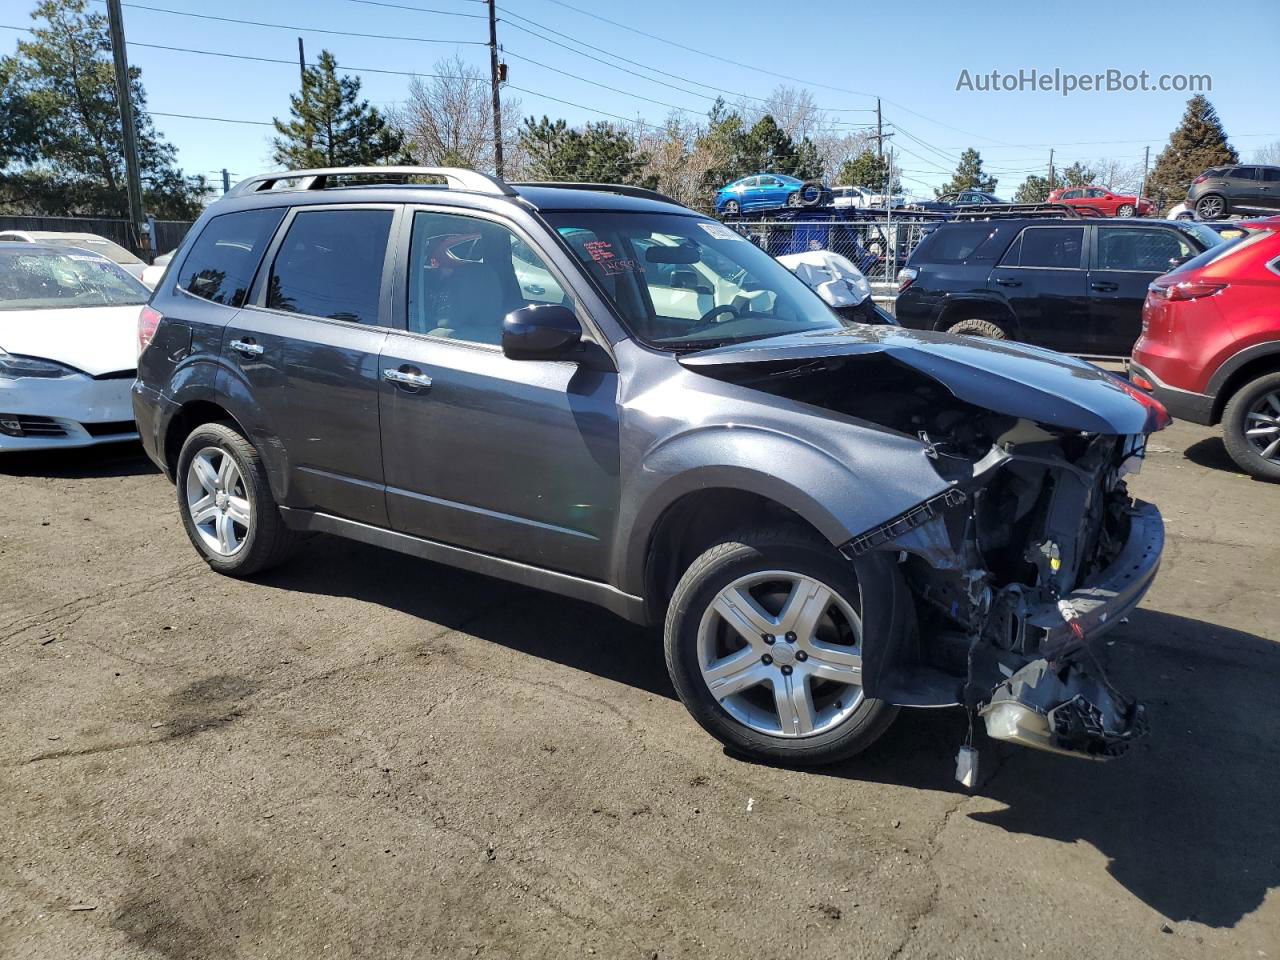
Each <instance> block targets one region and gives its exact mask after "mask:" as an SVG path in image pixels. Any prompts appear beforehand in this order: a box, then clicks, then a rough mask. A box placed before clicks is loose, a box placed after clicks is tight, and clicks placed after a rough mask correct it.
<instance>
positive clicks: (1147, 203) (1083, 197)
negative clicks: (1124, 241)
mask: <svg viewBox="0 0 1280 960" xmlns="http://www.w3.org/2000/svg"><path fill="white" fill-rule="evenodd" d="M1046 202H1047V203H1065V204H1066V205H1067V206H1070V207H1092V208H1093V209H1095V210H1097V211H1098V212H1099V213H1100V214H1102V215H1103V216H1104V217H1132V216H1134V215H1135V214H1136V215H1137V216H1139V217H1145V216H1146V215H1147V214H1148V213H1150V212H1151V209H1152V207H1154V206H1155V204H1154V203H1153V202H1152V201H1151V200H1148V199H1147V198H1146V197H1134V196H1126V195H1124V194H1122V193H1112V192H1111V191H1110V190H1104V189H1102V187H1059V188H1058V189H1057V190H1054V191H1053V192H1052V193H1051V194H1049V199H1048V200H1047V201H1046Z"/></svg>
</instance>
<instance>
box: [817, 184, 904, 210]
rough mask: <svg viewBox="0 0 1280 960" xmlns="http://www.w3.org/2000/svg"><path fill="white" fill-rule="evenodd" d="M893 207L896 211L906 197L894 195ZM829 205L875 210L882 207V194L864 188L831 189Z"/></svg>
mask: <svg viewBox="0 0 1280 960" xmlns="http://www.w3.org/2000/svg"><path fill="white" fill-rule="evenodd" d="M891 199H892V203H893V207H894V208H895V209H897V208H898V207H901V206H903V205H904V204H905V203H906V197H904V196H902V195H901V194H896V193H895V194H894V195H893V197H892V198H891ZM831 205H832V206H834V207H854V208H856V209H861V210H865V209H876V208H882V207H884V194H883V193H875V192H873V191H871V190H868V189H867V188H866V187H832V188H831Z"/></svg>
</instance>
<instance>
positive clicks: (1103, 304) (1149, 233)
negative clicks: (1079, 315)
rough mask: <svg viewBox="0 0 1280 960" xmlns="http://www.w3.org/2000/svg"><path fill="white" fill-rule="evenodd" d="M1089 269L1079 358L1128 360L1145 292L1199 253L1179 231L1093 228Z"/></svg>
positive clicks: (1139, 326) (1139, 325)
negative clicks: (1087, 297)
mask: <svg viewBox="0 0 1280 960" xmlns="http://www.w3.org/2000/svg"><path fill="white" fill-rule="evenodd" d="M1090 229H1091V232H1092V233H1093V250H1092V254H1091V257H1090V264H1089V317H1088V322H1087V324H1086V326H1085V328H1084V331H1083V333H1084V338H1085V343H1086V345H1085V346H1084V347H1082V348H1081V350H1080V352H1082V353H1088V354H1095V355H1099V356H1112V357H1127V356H1128V355H1129V353H1130V351H1131V350H1132V348H1133V344H1134V341H1136V340H1137V339H1138V334H1139V333H1140V332H1141V330H1142V303H1143V301H1144V300H1145V299H1146V296H1147V287H1148V285H1149V284H1150V283H1151V281H1152V280H1154V279H1155V278H1156V277H1158V276H1161V275H1162V274H1166V273H1168V272H1169V271H1170V270H1172V269H1174V267H1176V266H1178V265H1179V264H1181V263H1183V262H1185V261H1186V260H1187V259H1188V258H1189V257H1193V256H1195V255H1196V254H1197V253H1199V252H1200V251H1199V250H1197V249H1196V248H1195V247H1193V246H1192V245H1191V241H1190V240H1188V239H1187V237H1186V235H1185V234H1183V232H1182V231H1181V230H1177V229H1174V228H1172V227H1170V228H1166V227H1161V226H1157V225H1154V224H1153V225H1151V226H1129V225H1127V224H1103V223H1100V224H1096V225H1094V226H1092V227H1091V228H1090Z"/></svg>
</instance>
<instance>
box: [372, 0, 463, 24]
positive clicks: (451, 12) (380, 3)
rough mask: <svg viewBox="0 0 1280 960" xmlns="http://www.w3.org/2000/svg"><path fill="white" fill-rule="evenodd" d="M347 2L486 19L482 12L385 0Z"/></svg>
mask: <svg viewBox="0 0 1280 960" xmlns="http://www.w3.org/2000/svg"><path fill="white" fill-rule="evenodd" d="M347 3H362V4H364V5H365V6H367V7H391V8H392V9H394V10H413V11H414V12H416V13H438V14H441V15H442V16H446V17H470V18H471V19H474V20H487V19H488V17H486V16H485V15H484V14H483V13H458V12H456V11H454V10H436V9H435V8H433V7H414V6H410V5H409V4H406V3H387V2H385V0H347Z"/></svg>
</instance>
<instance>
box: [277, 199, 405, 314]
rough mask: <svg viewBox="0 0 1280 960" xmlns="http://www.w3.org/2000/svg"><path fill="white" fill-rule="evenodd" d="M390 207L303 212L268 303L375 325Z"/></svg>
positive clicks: (288, 238)
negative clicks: (386, 208) (385, 208)
mask: <svg viewBox="0 0 1280 960" xmlns="http://www.w3.org/2000/svg"><path fill="white" fill-rule="evenodd" d="M391 219H392V211H390V210H303V211H301V212H300V213H298V215H297V216H295V217H294V218H293V223H291V224H290V225H289V232H288V233H287V234H286V235H285V238H284V242H283V243H281V244H280V250H279V252H277V253H276V258H275V262H274V263H273V264H272V265H271V275H270V277H269V278H268V280H267V306H268V307H269V308H270V309H272V310H286V311H288V312H289V313H305V314H306V315H307V316H310V317H324V318H326V319H329V320H345V321H348V322H350V323H362V324H376V323H377V322H378V301H379V294H380V293H381V290H382V267H383V261H384V260H385V259H386V253H387V238H388V237H389V236H390V234H391Z"/></svg>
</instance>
